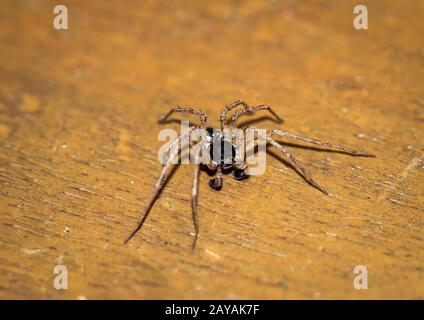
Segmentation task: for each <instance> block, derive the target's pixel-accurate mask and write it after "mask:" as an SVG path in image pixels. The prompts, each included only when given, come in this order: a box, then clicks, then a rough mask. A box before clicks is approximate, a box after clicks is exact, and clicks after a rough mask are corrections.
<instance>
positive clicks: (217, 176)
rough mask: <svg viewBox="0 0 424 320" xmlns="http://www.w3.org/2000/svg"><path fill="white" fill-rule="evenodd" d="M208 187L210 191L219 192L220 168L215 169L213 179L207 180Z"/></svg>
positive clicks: (220, 183)
mask: <svg viewBox="0 0 424 320" xmlns="http://www.w3.org/2000/svg"><path fill="white" fill-rule="evenodd" d="M209 186H210V187H211V188H212V189H215V190H217V191H219V190H221V188H222V168H221V166H217V167H216V173H215V176H214V177H213V179H211V180H209Z"/></svg>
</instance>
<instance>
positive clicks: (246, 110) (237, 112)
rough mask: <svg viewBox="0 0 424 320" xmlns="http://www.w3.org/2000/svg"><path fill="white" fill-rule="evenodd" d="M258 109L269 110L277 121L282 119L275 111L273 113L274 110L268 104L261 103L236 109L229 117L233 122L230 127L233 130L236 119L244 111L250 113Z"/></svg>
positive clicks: (280, 121)
mask: <svg viewBox="0 0 424 320" xmlns="http://www.w3.org/2000/svg"><path fill="white" fill-rule="evenodd" d="M260 110H266V111H269V112H270V113H271V114H272V115H273V116H274V117H275V119H276V121H277V123H282V122H283V119H282V118H280V116H279V115H278V114H277V113H275V112H274V110H272V109H271V107H270V106H267V105H265V104H263V105H260V106H252V107H245V108H243V109H240V110H237V111H236V112H234V114H233V116H232V117H231V121H232V123H233V124H232V129H233V130H234V128H235V127H236V124H237V120H238V118H239V117H240V116H242V115H243V114H246V113H251V112H255V111H260Z"/></svg>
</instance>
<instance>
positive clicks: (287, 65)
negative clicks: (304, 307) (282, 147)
mask: <svg viewBox="0 0 424 320" xmlns="http://www.w3.org/2000/svg"><path fill="white" fill-rule="evenodd" d="M56 4H57V3H56V2H55V1H38V0H37V1H11V0H7V1H3V2H2V5H1V7H0V47H1V50H0V60H1V61H2V63H1V65H0V164H1V165H0V213H1V221H0V298H12V299H27V298H36V299H78V298H79V299H83V298H87V299H96V298H102V299H103V298H105V299H109V298H130V299H132V298H134V299H135V298H141V299H153V298H182V299H187V298H191V299H194V298H214V299H218V298H220V299H221V298H222V299H248V298H265V299H267V298H272V299H286V298H287V299H292V298H302V299H318V298H319V299H333V298H343V299H352V298H360V299H374V298H385V299H392V298H401V299H405V298H414V299H417V298H418V299H423V298H424V269H423V262H424V250H423V247H424V245H423V228H424V220H423V209H424V188H423V178H424V171H423V157H424V145H423V133H424V130H423V129H424V128H423V120H424V95H423V92H424V85H423V83H424V82H423V76H424V68H423V67H424V47H423V43H422V41H421V40H422V35H423V34H424V25H423V23H422V17H423V14H424V4H423V2H422V1H390V3H389V2H382V1H367V3H366V5H367V6H368V10H369V16H370V21H369V29H368V30H362V31H356V30H355V29H354V28H353V27H352V21H353V7H354V5H356V3H355V2H353V1H302V2H294V1H287V2H280V1H270V2H265V1H264V2H260V1H229V2H223V1H219V2H218V1H216V2H215V1H202V2H196V3H195V2H194V1H193V2H189V1H187V2H172V3H171V2H168V1H145V2H140V1H119V2H118V1H108V2H105V1H61V4H65V5H67V6H68V9H69V27H70V29H69V30H55V29H54V28H53V26H52V21H53V18H54V15H53V7H54V6H55V5H56ZM236 99H244V100H245V101H247V102H248V103H250V104H253V105H257V104H262V103H266V104H269V105H270V106H272V107H273V109H274V110H275V111H276V112H278V114H280V115H282V117H283V118H284V119H285V123H284V125H278V124H275V123H273V122H272V121H270V120H269V119H262V121H259V122H256V123H255V126H257V127H261V128H270V129H271V128H286V129H290V130H291V131H293V132H295V133H299V134H303V135H306V136H310V137H313V138H319V139H322V140H326V141H330V142H334V143H338V144H343V145H347V146H350V147H353V148H357V149H361V150H366V151H369V152H372V153H375V154H376V155H377V157H376V158H373V159H371V158H357V157H351V156H347V155H342V154H338V153H332V152H326V151H323V150H317V149H313V148H304V147H302V144H301V143H299V144H298V143H296V142H294V141H288V140H285V139H284V140H281V139H280V140H279V141H280V142H284V143H288V142H291V143H294V144H292V145H288V148H289V149H290V151H292V152H293V154H295V155H296V156H297V157H298V158H299V159H300V160H301V161H302V162H303V163H304V164H305V166H306V167H307V168H308V170H309V172H310V173H311V175H312V176H313V177H314V178H315V179H316V180H317V181H318V182H319V183H321V184H322V185H323V186H325V187H326V188H327V189H328V190H330V191H331V193H332V196H330V197H328V196H325V195H323V194H322V193H320V192H319V191H317V190H316V189H314V188H312V187H311V186H309V185H308V184H306V183H305V182H304V181H303V179H302V178H301V177H300V176H299V175H298V174H297V173H296V172H295V171H294V170H292V169H291V168H290V167H289V166H287V165H286V163H285V162H284V161H283V160H284V159H283V158H282V157H281V156H280V155H278V152H277V151H276V150H275V149H271V148H270V149H269V151H270V152H271V153H272V154H271V155H270V156H269V157H268V161H267V171H266V173H265V174H264V175H260V176H254V177H251V179H249V180H247V181H242V182H239V181H235V180H234V179H233V178H232V177H231V176H228V177H225V179H224V187H223V189H222V191H220V192H216V191H214V190H212V189H210V188H209V186H208V184H207V182H208V179H209V177H208V176H207V175H206V174H205V173H204V172H202V173H201V177H200V196H199V222H200V230H201V231H200V232H201V233H200V237H199V240H198V243H197V246H198V247H197V250H196V251H194V252H192V251H191V242H192V232H193V226H192V221H191V208H190V191H191V176H192V170H193V168H192V166H188V165H182V166H180V167H179V168H178V169H177V171H176V173H175V174H174V176H173V178H172V179H171V181H170V182H169V183H168V184H167V186H166V187H165V189H164V191H163V193H162V194H161V196H160V198H159V200H158V201H157V202H156V204H155V206H154V208H153V210H152V212H151V214H150V216H149V218H148V219H147V221H146V224H145V225H144V228H143V229H142V231H141V232H140V233H139V234H137V236H136V237H135V238H134V239H133V240H132V241H131V242H130V244H129V245H127V246H124V245H123V244H122V241H123V240H124V239H125V237H126V236H127V235H128V233H129V232H130V231H131V229H132V228H133V227H134V226H135V224H136V221H137V219H138V216H139V213H140V211H141V210H142V209H143V206H144V204H145V203H146V201H147V199H148V197H149V194H150V190H151V188H152V186H153V184H154V182H155V179H156V177H157V175H158V174H159V170H160V163H159V162H158V161H157V150H158V148H159V147H160V146H161V145H162V143H163V142H160V141H158V139H157V136H158V133H159V131H160V130H161V129H163V128H164V127H171V128H174V129H178V128H179V126H178V124H177V123H171V124H169V125H165V126H164V125H158V124H157V119H158V118H159V117H160V116H161V115H163V114H164V113H165V112H167V111H168V109H169V108H170V107H171V106H175V105H177V104H179V105H188V106H193V107H199V108H201V109H202V110H204V111H205V112H207V113H208V115H209V123H210V124H211V125H212V126H216V127H217V126H218V124H219V111H220V110H221V108H222V107H223V106H224V105H226V104H229V103H231V102H232V101H234V100H236ZM182 118H183V117H182V116H180V115H177V116H175V117H174V119H182ZM253 119H259V120H260V119H261V116H259V115H258V116H256V117H253V116H250V117H245V118H244V122H245V121H250V120H253ZM191 120H192V121H196V119H195V118H191ZM241 122H243V121H241ZM57 264H64V265H65V266H66V267H67V268H68V271H69V289H68V290H56V289H54V287H53V279H54V277H55V274H54V273H53V268H54V267H55V266H56V265H57ZM356 265H365V266H367V268H368V272H369V282H368V290H356V289H354V287H353V279H354V277H355V274H354V273H353V268H354V267H355V266H356Z"/></svg>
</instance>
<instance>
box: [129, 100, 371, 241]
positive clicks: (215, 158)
mask: <svg viewBox="0 0 424 320" xmlns="http://www.w3.org/2000/svg"><path fill="white" fill-rule="evenodd" d="M238 106H242V107H243V108H241V109H238V110H236V111H235V112H234V113H233V115H232V116H231V118H230V119H227V113H228V112H229V111H230V110H232V109H234V108H236V107H238ZM261 110H266V111H268V112H270V113H271V114H272V115H273V116H274V117H275V119H276V121H277V122H279V123H281V122H283V121H282V119H281V118H280V117H279V116H278V115H277V114H276V113H275V112H274V111H273V110H272V109H271V108H270V107H269V106H267V105H260V106H249V105H248V104H247V103H246V102H244V101H240V100H237V101H235V102H233V103H232V104H230V105H228V106H226V107H225V108H224V109H222V111H221V116H220V121H221V129H212V128H207V127H206V122H207V115H206V113H204V112H202V111H201V110H198V109H193V108H187V107H176V108H172V109H171V110H170V111H169V112H168V113H167V114H166V115H165V116H164V117H162V118H161V120H159V122H160V123H164V122H165V121H166V120H167V119H168V117H169V116H170V115H171V114H172V113H174V112H183V113H190V114H194V115H197V116H199V118H200V121H201V126H200V127H199V126H194V127H190V128H189V129H188V130H187V131H188V132H187V133H184V134H182V135H181V136H179V137H178V138H177V139H176V140H174V142H173V143H172V144H174V143H177V142H180V141H182V138H183V137H185V138H186V137H187V135H188V136H189V135H190V133H191V132H192V131H196V130H201V129H203V130H206V141H204V140H203V139H202V142H198V143H199V144H200V143H202V146H203V147H206V150H207V151H208V153H209V155H210V159H211V161H209V163H207V167H208V169H209V170H210V171H212V172H214V178H213V179H211V180H210V181H209V185H210V186H211V187H212V188H213V189H215V190H220V189H221V188H222V179H223V173H228V172H230V171H232V170H234V177H235V179H237V180H243V179H246V178H247V177H248V167H247V165H246V164H245V163H244V162H243V159H238V155H237V153H236V150H237V148H236V146H235V145H234V144H233V142H232V141H231V140H229V139H226V137H224V136H223V134H222V133H223V132H224V130H225V129H227V130H229V132H231V133H232V132H234V129H235V128H236V122H237V119H238V118H239V117H240V116H242V115H244V114H251V113H253V112H255V111H261ZM251 129H253V130H256V132H257V133H258V135H259V131H258V130H257V129H256V128H251ZM225 132H227V131H225ZM274 135H277V136H280V137H286V138H292V139H297V140H301V141H303V142H307V143H311V144H315V145H319V146H324V147H328V148H333V149H337V150H338V151H339V152H341V153H346V154H350V155H353V156H373V155H372V154H369V153H365V152H360V151H356V150H353V149H350V148H347V147H344V146H340V145H336V144H332V143H328V142H322V141H320V140H316V139H312V138H308V137H304V136H301V135H298V134H294V133H291V132H288V131H284V130H279V129H274V130H268V131H266V134H263V133H262V134H261V136H262V137H263V138H264V139H265V140H266V142H267V143H268V144H270V145H272V146H274V147H276V148H277V149H278V150H279V151H280V152H281V153H282V154H283V155H284V156H285V157H286V158H287V160H288V161H289V162H290V164H291V165H292V167H293V168H294V169H296V171H297V172H298V173H299V175H301V176H302V177H303V178H304V179H305V180H306V181H307V182H308V183H309V184H310V185H312V186H314V187H315V188H317V189H318V190H320V191H321V192H323V193H324V194H326V195H330V194H329V192H328V191H327V190H326V189H324V188H323V187H321V186H320V185H319V184H318V183H316V182H315V181H314V180H313V179H312V178H311V176H310V175H309V173H308V172H307V171H306V169H305V168H304V167H303V165H302V164H301V163H300V162H299V161H298V160H297V159H296V157H295V156H294V155H292V154H291V153H290V152H289V151H288V150H287V149H286V148H285V146H284V145H282V144H280V143H279V142H277V141H275V140H274V139H273V136H274ZM169 149H171V148H169ZM169 149H168V151H169ZM180 149H181V147H180V146H179V148H178V150H177V152H176V153H175V152H174V153H173V154H169V155H168V153H166V157H165V163H164V164H163V167H162V171H161V174H160V176H159V177H158V180H157V182H156V184H155V187H154V189H153V192H152V194H151V196H150V198H149V200H148V202H147V203H146V206H145V208H144V210H143V212H142V215H141V217H140V220H139V222H138V224H137V227H136V228H135V229H134V231H133V232H132V233H131V234H130V235H129V236H128V238H127V239H126V240H125V242H124V243H127V242H128V241H129V240H130V239H131V238H132V237H133V236H134V235H135V234H136V233H137V231H138V230H140V229H141V227H142V226H143V224H144V221H145V220H146V218H147V216H148V214H149V212H150V209H151V208H152V207H153V204H154V203H155V201H156V199H157V197H158V195H159V193H160V191H161V190H162V188H163V186H164V185H165V183H166V181H167V178H168V176H167V171H168V169H169V167H170V166H171V164H172V161H173V160H175V159H176V157H178V151H179V150H180ZM199 150H200V149H199ZM199 155H200V151H197V156H199ZM236 159H237V161H236ZM239 160H241V161H239ZM200 164H203V163H202V162H196V163H195V164H194V173H193V187H192V197H191V208H192V217H193V224H194V230H195V233H194V240H193V245H192V248H193V249H194V248H195V246H196V241H197V238H198V235H199V224H198V222H197V199H198V182H199V173H200Z"/></svg>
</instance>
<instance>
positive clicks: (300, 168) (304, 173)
mask: <svg viewBox="0 0 424 320" xmlns="http://www.w3.org/2000/svg"><path fill="white" fill-rule="evenodd" d="M271 134H272V133H271V132H269V133H267V135H266V140H267V141H268V142H269V143H270V144H272V145H273V146H275V147H276V148H277V149H278V150H279V151H281V152H282V153H283V154H284V155H285V156H286V157H287V158H288V159H289V161H290V162H291V163H292V165H293V166H294V168H295V169H296V171H297V172H299V174H300V175H301V176H302V177H303V178H304V179H305V180H306V181H307V182H308V183H309V184H311V185H312V186H314V187H315V188H317V189H318V190H320V191H321V192H322V193H324V194H326V195H330V194H329V192H328V191H327V190H326V189H324V188H323V187H321V186H320V185H319V184H318V183H316V182H315V181H314V180H313V179H312V178H311V176H310V175H309V174H308V172H307V171H306V170H305V168H304V167H303V166H302V165H301V164H300V162H299V161H298V160H297V159H296V158H295V157H294V156H293V155H292V154H291V153H290V152H289V151H288V150H287V149H286V148H284V147H283V146H282V145H280V144H279V143H277V142H275V141H274V139H272V138H271Z"/></svg>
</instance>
